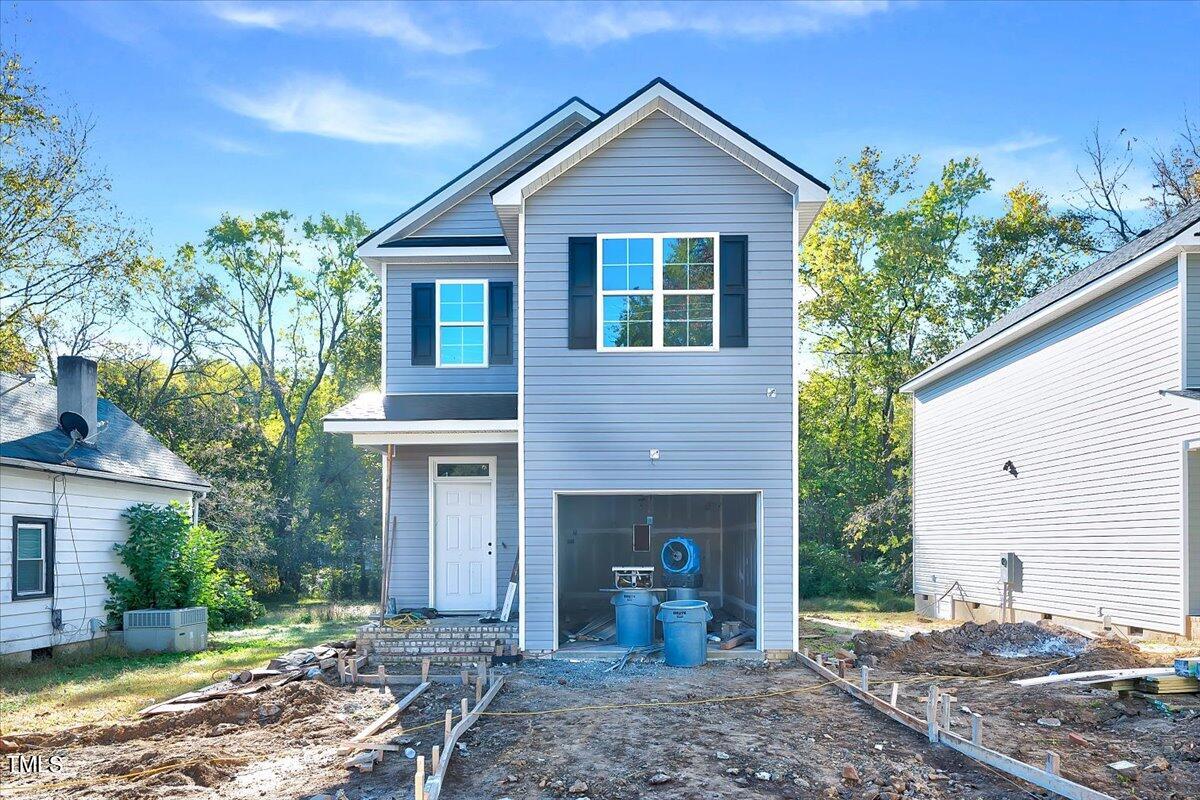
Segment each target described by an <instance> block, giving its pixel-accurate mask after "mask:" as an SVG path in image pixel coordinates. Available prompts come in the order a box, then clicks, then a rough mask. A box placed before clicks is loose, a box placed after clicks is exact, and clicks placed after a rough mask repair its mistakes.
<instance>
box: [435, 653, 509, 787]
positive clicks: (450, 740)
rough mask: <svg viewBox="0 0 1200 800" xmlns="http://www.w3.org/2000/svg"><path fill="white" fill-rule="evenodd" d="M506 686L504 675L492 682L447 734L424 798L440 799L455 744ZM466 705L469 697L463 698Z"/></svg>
mask: <svg viewBox="0 0 1200 800" xmlns="http://www.w3.org/2000/svg"><path fill="white" fill-rule="evenodd" d="M503 686H504V677H503V676H501V677H500V678H497V679H496V681H495V682H494V683H493V684H492V688H490V689H488V691H487V694H485V695H484V696H483V698H482V699H481V700H480V701H479V702H478V703H476V704H475V708H474V709H472V710H471V711H470V712H469V713H466V714H463V718H462V719H461V720H460V721H459V723H458V724H457V725H455V726H454V727H453V728H452V729H451V730H450V733H449V735H447V736H446V741H445V742H444V743H443V745H442V751H441V760H440V763H439V764H438V766H437V770H436V771H435V772H434V774H433V775H431V776H430V777H429V778H428V779H427V780H426V781H425V787H424V798H423V800H438V798H439V797H440V796H441V794H442V783H443V782H444V781H445V780H446V771H447V770H448V769H449V767H450V759H451V757H452V756H453V755H454V751H455V749H456V748H455V745H456V744H457V743H458V739H459V737H461V736H462V735H463V734H464V733H466V732H467V730H468V729H469V728H470V727H471V726H472V725H474V724H475V722H476V720H478V719H479V717H480V716H481V715H482V714H483V712H484V711H485V710H486V709H487V707H488V705H489V704H490V703H491V702H492V700H493V698H495V696H496V695H497V694H499V693H500V689H501V688H503ZM462 702H463V704H464V706H465V704H466V702H467V699H466V698H465V697H464V698H463V701H462Z"/></svg>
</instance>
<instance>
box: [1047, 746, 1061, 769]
mask: <svg viewBox="0 0 1200 800" xmlns="http://www.w3.org/2000/svg"><path fill="white" fill-rule="evenodd" d="M1046 772H1049V773H1051V774H1052V775H1058V774H1059V762H1058V753H1054V752H1051V751H1049V750H1047V751H1046Z"/></svg>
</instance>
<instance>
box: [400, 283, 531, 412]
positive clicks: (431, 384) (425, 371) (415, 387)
mask: <svg viewBox="0 0 1200 800" xmlns="http://www.w3.org/2000/svg"><path fill="white" fill-rule="evenodd" d="M455 278H463V279H481V278H486V279H488V280H493V281H512V282H513V319H516V314H517V308H516V306H517V303H518V292H517V287H516V281H517V268H516V266H515V265H513V266H510V265H505V264H500V265H495V264H479V265H451V264H431V265H429V266H427V267H419V266H410V265H407V264H406V265H404V266H397V265H389V266H388V268H387V316H386V317H385V319H386V321H387V374H386V375H385V376H384V387H385V391H386V392H387V393H389V394H397V393H410V394H412V393H418V394H420V393H435V392H451V393H452V392H514V393H515V392H516V391H517V366H516V364H515V363H513V364H501V365H490V366H488V367H479V368H463V367H458V368H455V367H435V366H427V367H425V366H420V367H415V366H413V364H412V285H413V284H414V283H432V282H433V281H435V280H453V279H455ZM516 337H517V334H516V325H514V326H513V352H514V353H515V352H516V349H517V345H516ZM518 359H519V356H518V358H514V362H515V361H517V360H518Z"/></svg>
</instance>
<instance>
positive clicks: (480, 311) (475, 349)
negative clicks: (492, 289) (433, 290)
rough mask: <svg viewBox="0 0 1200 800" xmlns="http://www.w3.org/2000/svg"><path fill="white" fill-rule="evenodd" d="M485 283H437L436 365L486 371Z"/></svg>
mask: <svg viewBox="0 0 1200 800" xmlns="http://www.w3.org/2000/svg"><path fill="white" fill-rule="evenodd" d="M487 322H488V320H487V281H438V282H437V365H438V366H439V367H486V366H487V365H488V359H487V346H486V342H487Z"/></svg>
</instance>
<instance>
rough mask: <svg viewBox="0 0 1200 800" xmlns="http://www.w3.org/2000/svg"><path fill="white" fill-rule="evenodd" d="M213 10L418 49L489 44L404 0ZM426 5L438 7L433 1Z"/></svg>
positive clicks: (453, 51)
mask: <svg viewBox="0 0 1200 800" xmlns="http://www.w3.org/2000/svg"><path fill="white" fill-rule="evenodd" d="M203 7H204V8H205V9H206V10H207V11H208V13H209V14H211V15H212V16H214V17H216V18H217V19H219V20H222V21H223V22H227V23H229V24H231V25H239V26H242V27H247V28H267V29H270V30H276V31H290V32H295V33H310V34H311V33H322V32H332V33H342V34H352V35H355V36H370V37H373V38H377V39H389V40H391V41H394V42H396V43H398V44H400V45H403V46H405V47H408V48H411V49H414V50H425V51H428V52H432V53H441V54H444V55H458V54H461V53H469V52H471V51H472V50H479V49H480V48H482V47H484V44H483V43H482V42H481V41H480V40H479V39H478V38H477V37H475V36H471V35H469V34H466V33H464V32H463V31H462V30H461V28H460V27H458V26H457V25H456V24H455V23H453V22H452V21H450V20H447V19H443V18H437V19H434V20H433V21H431V22H425V21H419V20H418V19H417V18H416V17H415V16H414V15H413V13H412V7H411V6H404V5H401V4H400V3H395V2H386V3H349V2H345V3H343V2H276V3H261V2H260V3H252V2H243V1H242V0H212V2H208V3H205V4H204V6H203ZM427 8H431V9H432V8H436V6H430V7H427Z"/></svg>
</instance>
